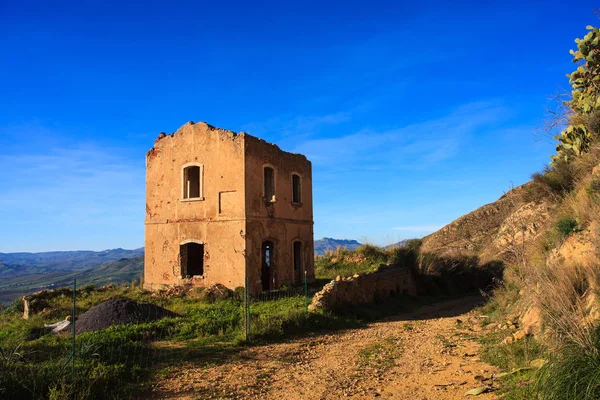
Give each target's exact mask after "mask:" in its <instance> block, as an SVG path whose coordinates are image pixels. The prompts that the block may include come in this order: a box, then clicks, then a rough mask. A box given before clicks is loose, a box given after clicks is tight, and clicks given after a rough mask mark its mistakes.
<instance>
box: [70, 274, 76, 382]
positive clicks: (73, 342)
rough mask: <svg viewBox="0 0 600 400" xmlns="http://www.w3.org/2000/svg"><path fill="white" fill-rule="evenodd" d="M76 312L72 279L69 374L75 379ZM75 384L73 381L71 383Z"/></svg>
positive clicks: (74, 284) (74, 288) (74, 287)
mask: <svg viewBox="0 0 600 400" xmlns="http://www.w3.org/2000/svg"><path fill="white" fill-rule="evenodd" d="M76 312H77V279H73V313H72V314H71V332H72V334H73V335H72V336H73V338H72V340H71V374H72V375H73V378H75V318H76V315H75V313H76ZM73 383H75V381H73Z"/></svg>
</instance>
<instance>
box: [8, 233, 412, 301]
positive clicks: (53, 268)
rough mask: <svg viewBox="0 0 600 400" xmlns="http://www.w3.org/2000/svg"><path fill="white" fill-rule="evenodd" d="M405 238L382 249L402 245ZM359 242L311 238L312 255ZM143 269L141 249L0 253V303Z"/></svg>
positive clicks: (132, 276) (127, 278)
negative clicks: (34, 293) (313, 239)
mask: <svg viewBox="0 0 600 400" xmlns="http://www.w3.org/2000/svg"><path fill="white" fill-rule="evenodd" d="M405 244H406V240H403V241H400V242H398V243H394V244H392V245H389V246H386V247H384V248H386V249H387V248H390V247H394V246H404V245H405ZM361 245H362V244H361V243H360V242H358V241H356V240H353V239H332V238H322V239H319V240H315V242H314V246H315V254H318V255H323V254H325V252H326V251H327V250H331V251H335V250H336V249H337V248H338V247H339V248H346V249H348V250H355V249H356V248H358V247H360V246H361ZM143 271H144V248H143V247H142V248H139V249H134V250H124V249H112V250H104V251H52V252H45V253H0V304H3V303H4V304H5V303H7V302H10V301H12V300H14V299H15V298H17V297H19V296H22V295H25V294H28V293H31V292H35V291H38V290H42V289H52V288H57V287H63V286H70V285H72V283H73V279H77V284H78V286H81V285H85V284H89V283H91V284H95V285H96V286H102V285H106V284H109V283H114V284H120V283H123V282H131V281H133V280H137V279H139V277H140V275H141V274H142V273H143Z"/></svg>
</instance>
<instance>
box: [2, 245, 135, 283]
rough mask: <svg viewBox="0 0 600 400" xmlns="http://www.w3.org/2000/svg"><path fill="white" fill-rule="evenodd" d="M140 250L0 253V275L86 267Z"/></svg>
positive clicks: (20, 274)
mask: <svg viewBox="0 0 600 400" xmlns="http://www.w3.org/2000/svg"><path fill="white" fill-rule="evenodd" d="M142 254H144V248H143V247H142V248H139V249H135V250H124V249H112V250H104V251H86V250H82V251H50V252H45V253H0V279H4V278H8V277H16V276H22V275H31V274H40V273H52V272H58V271H68V272H71V271H75V270H85V269H90V268H94V267H97V266H99V265H101V264H104V263H105V262H108V261H116V260H120V259H122V258H133V257H137V256H140V255H142Z"/></svg>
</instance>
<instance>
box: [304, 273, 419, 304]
mask: <svg viewBox="0 0 600 400" xmlns="http://www.w3.org/2000/svg"><path fill="white" fill-rule="evenodd" d="M398 295H410V296H416V295H417V284H416V282H415V279H414V276H413V274H412V272H411V270H410V269H409V268H407V267H403V266H398V265H382V266H381V267H379V268H378V269H377V271H375V272H373V273H370V274H364V275H359V274H356V275H354V276H352V277H349V278H342V277H340V276H338V277H337V278H336V279H335V280H333V281H331V282H330V283H328V284H326V285H325V286H324V287H323V289H322V290H321V291H320V292H318V293H316V294H315V296H314V297H313V300H312V303H311V304H310V306H309V310H310V311H317V310H324V311H335V310H340V309H344V308H348V307H351V306H356V305H359V304H369V303H374V302H376V301H378V300H381V299H385V298H387V297H391V296H398Z"/></svg>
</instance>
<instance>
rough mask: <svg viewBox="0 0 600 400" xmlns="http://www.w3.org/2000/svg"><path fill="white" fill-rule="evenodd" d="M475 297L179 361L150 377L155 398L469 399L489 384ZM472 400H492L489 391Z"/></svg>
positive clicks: (490, 378)
mask: <svg viewBox="0 0 600 400" xmlns="http://www.w3.org/2000/svg"><path fill="white" fill-rule="evenodd" d="M481 300H482V299H481V298H480V297H475V296H473V297H466V298H462V299H457V300H451V301H446V302H442V303H438V304H435V305H431V306H426V307H422V308H420V309H418V310H416V311H414V312H412V313H410V314H403V315H398V316H396V317H393V318H388V319H386V320H384V321H380V322H376V323H373V324H370V325H368V326H367V327H366V328H361V329H352V330H347V331H342V332H337V333H331V334H321V335H314V336H310V337H303V338H300V339H295V340H291V341H288V342H285V343H276V344H269V345H264V346H256V347H251V348H248V349H245V350H243V351H241V352H238V353H236V354H234V355H231V356H230V359H228V360H227V362H223V363H213V364H207V363H197V362H194V363H184V364H183V365H181V366H180V368H176V369H174V370H172V372H169V373H168V374H167V376H166V377H162V378H161V379H157V380H156V383H155V384H154V385H153V387H152V392H151V397H152V398H157V399H181V400H183V399H210V398H212V399H216V398H225V399H315V400H316V399H340V398H346V397H351V398H354V399H374V398H378V399H416V400H425V399H428V400H429V399H465V398H466V399H468V398H471V397H469V396H467V395H466V394H465V393H466V392H467V391H469V390H470V389H474V388H479V387H485V386H492V387H493V386H494V383H493V374H494V373H496V372H498V371H497V370H496V369H495V368H494V367H491V366H490V365H487V364H486V363H484V362H482V361H480V360H479V350H480V348H479V344H478V343H477V342H476V340H475V337H476V336H477V332H476V331H477V330H478V328H477V327H478V323H477V322H478V321H477V319H478V317H477V315H475V314H474V312H473V311H471V310H472V309H473V307H474V306H475V305H476V304H477V303H478V302H481ZM476 398H477V399H495V398H496V395H495V394H494V392H493V391H491V392H487V393H483V394H480V395H478V396H477V397H476Z"/></svg>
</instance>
